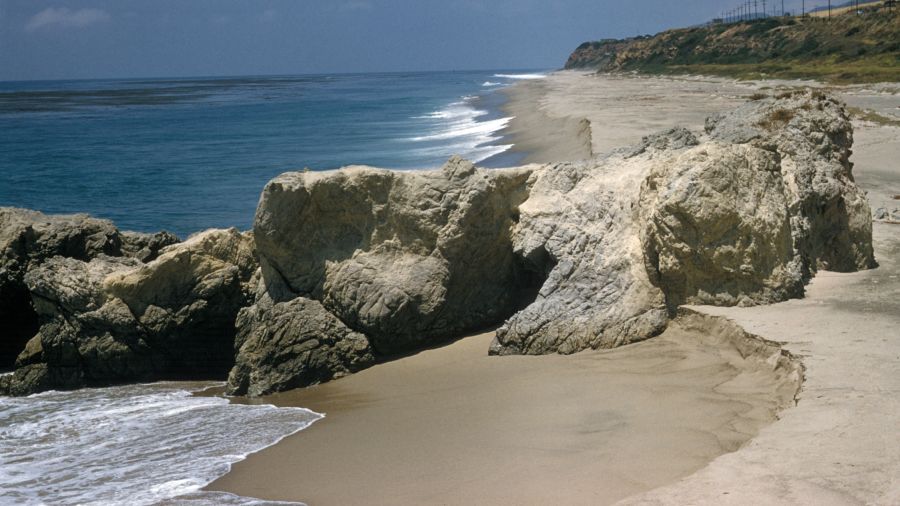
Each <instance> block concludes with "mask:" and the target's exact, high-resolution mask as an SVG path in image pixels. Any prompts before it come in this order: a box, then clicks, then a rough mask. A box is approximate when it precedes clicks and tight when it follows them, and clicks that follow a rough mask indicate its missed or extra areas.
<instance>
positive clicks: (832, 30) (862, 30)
mask: <svg viewBox="0 0 900 506" xmlns="http://www.w3.org/2000/svg"><path fill="white" fill-rule="evenodd" d="M898 10H900V9H895V10H894V11H893V12H890V11H887V10H885V9H881V10H870V11H866V12H864V13H862V14H859V15H857V14H845V15H841V16H835V17H833V18H830V19H828V18H812V17H784V18H763V19H758V20H753V21H746V22H740V23H732V24H712V25H709V26H703V27H696V28H684V29H677V30H669V31H665V32H662V33H659V34H657V35H654V36H649V35H647V36H642V37H635V38H630V39H623V40H614V39H606V40H601V41H597V42H585V43H584V44H582V45H580V46H578V48H577V49H576V50H575V52H573V53H572V55H571V56H569V60H568V61H567V62H566V68H567V69H579V68H582V69H583V68H593V69H598V70H601V71H613V72H615V71H640V72H649V73H694V74H716V75H727V76H734V77H739V78H748V79H754V78H759V77H781V78H813V79H820V80H824V81H830V82H844V83H846V82H881V81H894V82H897V81H900V12H897V11H898Z"/></svg>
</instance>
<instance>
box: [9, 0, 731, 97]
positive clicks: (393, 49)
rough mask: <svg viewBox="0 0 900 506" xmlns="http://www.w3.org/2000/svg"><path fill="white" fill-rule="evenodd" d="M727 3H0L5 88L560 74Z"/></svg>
mask: <svg viewBox="0 0 900 506" xmlns="http://www.w3.org/2000/svg"><path fill="white" fill-rule="evenodd" d="M722 7H723V2H722V1H721V0H718V1H717V0H679V1H677V2H673V1H672V0H615V1H612V0H610V1H607V0H71V1H67V0H55V1H54V0H0V81H14V80H39V79H84V78H114V77H122V78H130V77H182V76H219V75H267V74H318V73H337V72H391V71H414V70H479V69H554V68H559V67H561V66H562V65H563V63H564V62H565V60H566V58H567V56H568V55H569V53H570V52H571V51H572V50H573V49H574V48H575V47H576V46H577V45H578V44H580V43H581V42H583V41H586V40H596V39H599V38H610V37H613V38H620V37H628V36H633V35H638V34H646V33H655V32H658V31H660V30H663V29H666V28H672V27H679V26H688V25H692V24H696V23H700V22H703V21H706V20H708V19H710V18H712V17H714V16H716V15H718V14H719V12H720V11H721V9H722Z"/></svg>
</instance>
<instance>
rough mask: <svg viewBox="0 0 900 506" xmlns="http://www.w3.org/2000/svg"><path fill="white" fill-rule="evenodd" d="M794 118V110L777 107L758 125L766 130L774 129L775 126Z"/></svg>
mask: <svg viewBox="0 0 900 506" xmlns="http://www.w3.org/2000/svg"><path fill="white" fill-rule="evenodd" d="M792 119H794V111H791V110H788V109H775V110H774V111H772V112H770V113H769V114H767V115H766V117H765V118H764V119H762V120H760V121H759V122H758V123H757V125H759V126H761V127H763V128H765V129H766V130H774V129H775V128H780V127H783V126H784V125H787V124H788V123H790V122H791V120H792Z"/></svg>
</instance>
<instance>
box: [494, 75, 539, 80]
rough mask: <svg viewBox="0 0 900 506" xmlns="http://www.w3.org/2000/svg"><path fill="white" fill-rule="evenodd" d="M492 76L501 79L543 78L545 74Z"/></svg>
mask: <svg viewBox="0 0 900 506" xmlns="http://www.w3.org/2000/svg"><path fill="white" fill-rule="evenodd" d="M494 77H501V78H503V79H543V78H545V77H547V74H494Z"/></svg>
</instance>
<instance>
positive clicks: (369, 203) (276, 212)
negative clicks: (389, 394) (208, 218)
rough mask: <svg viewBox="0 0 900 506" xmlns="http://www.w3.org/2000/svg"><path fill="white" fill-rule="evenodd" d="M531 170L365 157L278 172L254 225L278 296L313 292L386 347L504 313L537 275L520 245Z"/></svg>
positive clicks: (421, 341)
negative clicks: (422, 168)
mask: <svg viewBox="0 0 900 506" xmlns="http://www.w3.org/2000/svg"><path fill="white" fill-rule="evenodd" d="M529 172H530V170H529V169H527V168H526V169H514V170H503V171H491V170H484V169H476V168H475V167H474V166H473V165H472V164H471V163H469V162H466V161H464V160H462V159H459V158H454V159H451V160H450V161H449V162H448V163H447V164H446V165H445V166H444V167H443V169H441V170H440V171H426V172H393V171H388V170H379V169H372V168H367V167H353V168H347V169H343V170H341V171H337V172H306V173H288V174H283V175H281V176H279V177H278V178H276V179H274V180H273V181H272V182H270V183H269V184H268V185H267V186H266V188H265V190H264V191H263V195H262V198H261V200H260V204H259V208H258V210H257V215H256V222H255V224H254V234H255V237H256V241H257V247H258V249H259V254H260V260H261V263H262V267H263V276H264V277H265V278H266V282H267V284H268V285H269V286H270V290H271V292H272V295H273V297H274V298H275V299H276V300H277V301H279V302H280V301H285V300H289V299H290V298H291V297H292V296H299V295H302V296H304V297H308V298H312V299H315V300H319V301H321V302H322V304H323V305H324V307H325V308H326V309H327V310H328V311H330V312H331V313H333V314H334V315H335V316H337V317H338V318H340V320H341V321H343V322H344V323H345V324H346V325H347V326H349V327H350V328H352V329H354V330H356V331H359V332H363V333H365V334H366V335H367V336H368V337H369V338H370V339H371V340H372V343H373V345H374V347H375V349H376V350H378V352H379V353H394V352H398V351H403V350H408V349H411V348H414V347H417V346H422V345H425V344H428V343H430V342H434V341H435V340H438V339H443V338H447V337H449V336H452V335H454V334H457V333H459V332H461V331H465V330H468V329H473V328H476V327H479V326H482V325H485V324H490V323H493V322H496V321H498V320H501V319H502V318H503V317H505V316H506V315H508V314H509V313H510V312H511V311H512V310H513V309H514V307H515V303H516V295H517V292H516V290H515V288H516V287H517V286H519V285H520V284H521V281H522V279H524V277H525V275H524V274H523V273H522V272H521V269H520V267H519V265H518V264H517V260H516V257H515V255H514V254H513V251H512V247H511V243H510V229H511V227H512V226H513V224H514V222H515V220H516V219H517V211H516V209H517V207H518V204H519V203H520V202H521V201H522V200H523V199H524V198H525V196H526V195H525V191H524V190H525V184H524V183H525V180H526V179H527V177H528V174H529Z"/></svg>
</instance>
